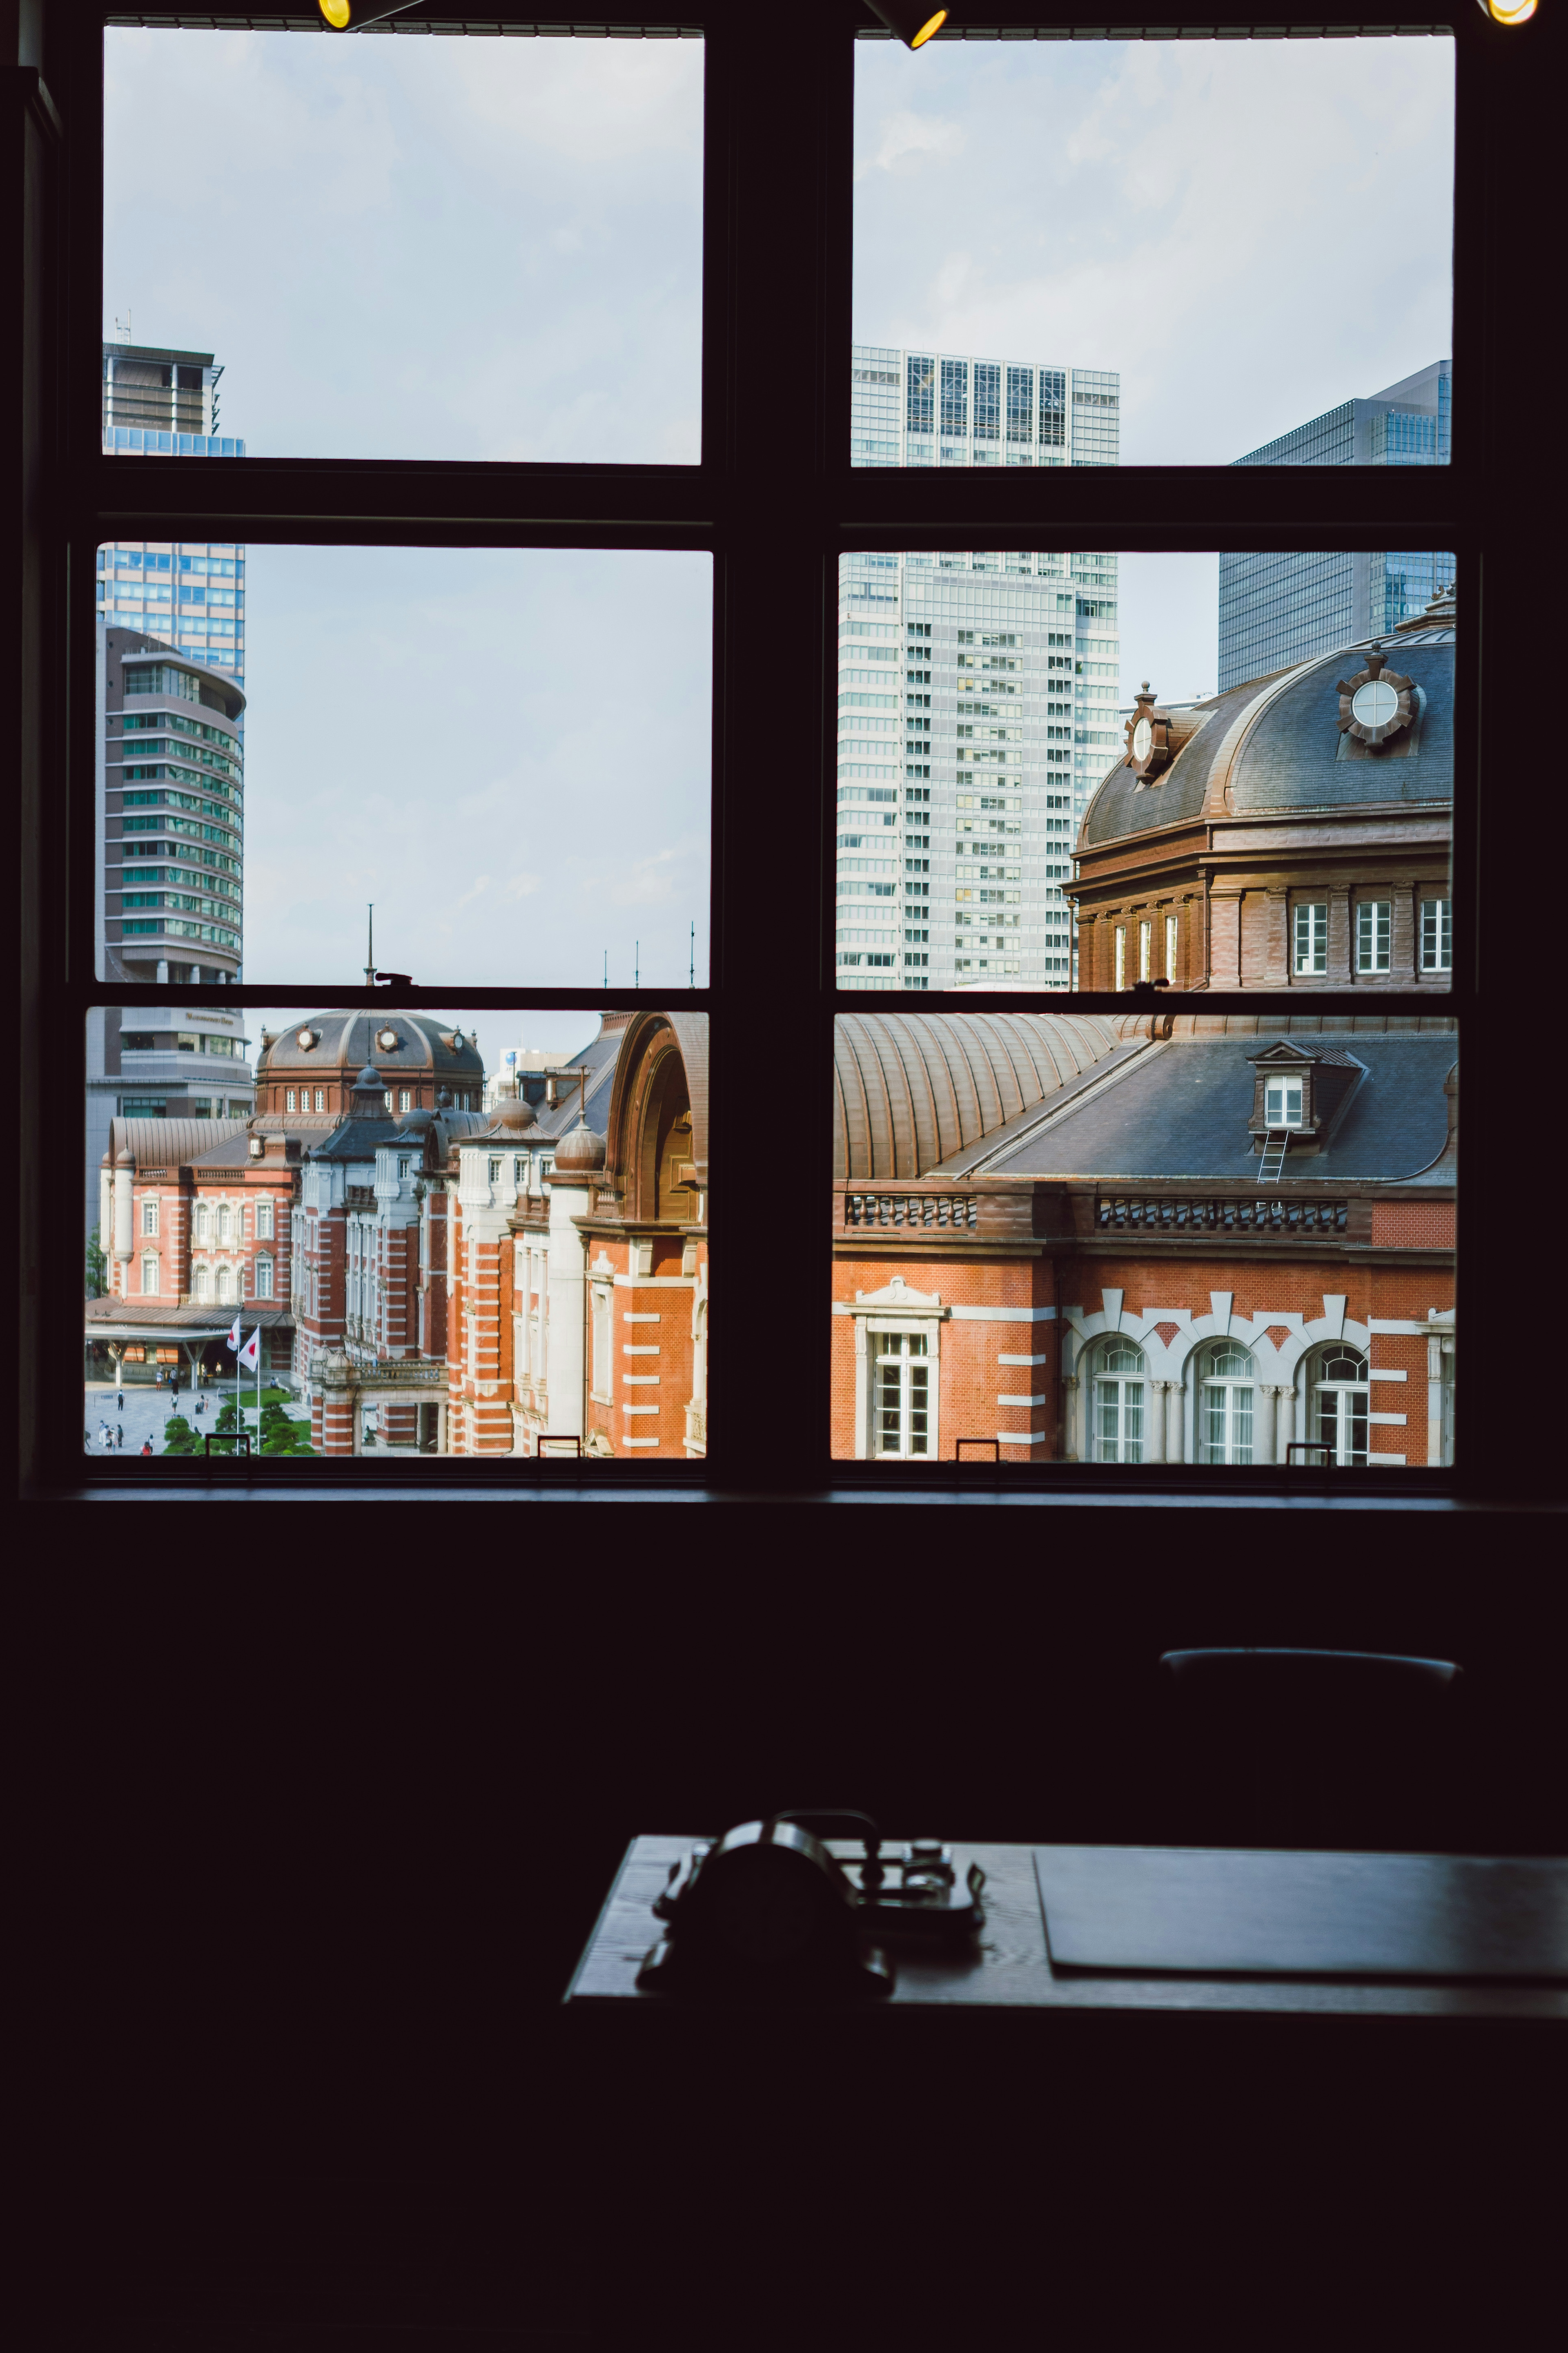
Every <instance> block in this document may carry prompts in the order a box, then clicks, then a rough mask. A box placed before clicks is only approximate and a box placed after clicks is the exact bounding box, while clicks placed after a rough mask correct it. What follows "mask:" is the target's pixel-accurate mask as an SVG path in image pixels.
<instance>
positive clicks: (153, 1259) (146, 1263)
mask: <svg viewBox="0 0 1568 2353" xmlns="http://www.w3.org/2000/svg"><path fill="white" fill-rule="evenodd" d="M149 1274H150V1275H151V1276H152V1278H153V1280H152V1282H148V1280H147V1277H148V1276H149ZM162 1287H163V1264H162V1261H161V1260H160V1258H159V1255H158V1252H157V1251H156V1250H143V1251H142V1298H143V1299H156V1298H157V1296H158V1293H159V1292H160V1290H161V1289H162Z"/></svg>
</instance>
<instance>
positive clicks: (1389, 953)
mask: <svg viewBox="0 0 1568 2353" xmlns="http://www.w3.org/2000/svg"><path fill="white" fill-rule="evenodd" d="M1355 968H1356V970H1357V972H1365V973H1378V972H1392V971H1393V969H1394V902H1393V900H1392V899H1358V900H1357V901H1356V903H1355Z"/></svg>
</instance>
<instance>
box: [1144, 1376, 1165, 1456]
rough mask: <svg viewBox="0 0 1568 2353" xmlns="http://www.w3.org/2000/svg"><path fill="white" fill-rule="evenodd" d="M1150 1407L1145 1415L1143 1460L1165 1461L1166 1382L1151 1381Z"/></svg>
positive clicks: (1149, 1385) (1149, 1386)
mask: <svg viewBox="0 0 1568 2353" xmlns="http://www.w3.org/2000/svg"><path fill="white" fill-rule="evenodd" d="M1148 1388H1149V1407H1148V1410H1147V1412H1146V1413H1145V1414H1144V1416H1143V1460H1144V1461H1145V1462H1163V1461H1164V1459H1165V1383H1164V1382H1163V1381H1151V1382H1150V1383H1149V1384H1148Z"/></svg>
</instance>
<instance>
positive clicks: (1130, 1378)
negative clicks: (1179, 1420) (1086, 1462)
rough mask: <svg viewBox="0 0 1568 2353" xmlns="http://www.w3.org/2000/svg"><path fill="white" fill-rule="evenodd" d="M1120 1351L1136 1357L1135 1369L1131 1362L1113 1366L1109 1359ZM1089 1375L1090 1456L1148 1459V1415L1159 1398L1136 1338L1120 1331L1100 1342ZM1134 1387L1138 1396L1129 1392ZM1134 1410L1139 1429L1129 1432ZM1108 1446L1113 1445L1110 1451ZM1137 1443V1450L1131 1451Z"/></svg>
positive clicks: (1113, 1459) (1099, 1459) (1115, 1459)
mask: <svg viewBox="0 0 1568 2353" xmlns="http://www.w3.org/2000/svg"><path fill="white" fill-rule="evenodd" d="M1121 1354H1126V1355H1129V1356H1135V1357H1136V1358H1137V1360H1138V1366H1137V1369H1136V1370H1134V1369H1133V1368H1132V1366H1120V1365H1119V1366H1116V1367H1115V1368H1114V1369H1110V1359H1111V1358H1112V1357H1113V1356H1119V1355H1121ZM1131 1389H1136V1390H1137V1392H1138V1395H1137V1397H1136V1398H1131V1397H1130V1396H1129V1394H1128V1392H1129V1391H1130V1390H1131ZM1109 1391H1114V1392H1115V1394H1114V1396H1111V1395H1109V1394H1107V1392H1109ZM1156 1401H1157V1400H1156V1399H1155V1398H1154V1396H1153V1393H1152V1390H1151V1388H1150V1385H1149V1360H1148V1358H1147V1357H1146V1356H1145V1355H1144V1353H1143V1351H1142V1348H1141V1347H1140V1346H1139V1345H1138V1343H1137V1341H1136V1340H1126V1339H1123V1338H1122V1336H1121V1334H1120V1333H1117V1334H1114V1335H1112V1336H1111V1337H1110V1339H1108V1340H1101V1341H1100V1342H1099V1344H1098V1345H1097V1346H1096V1348H1095V1351H1094V1356H1093V1357H1092V1359H1091V1360H1090V1364H1089V1456H1090V1460H1091V1461H1095V1462H1145V1461H1148V1459H1149V1457H1148V1442H1149V1415H1150V1413H1151V1411H1152V1409H1153V1406H1154V1404H1155V1403H1156ZM1106 1412H1111V1413H1114V1415H1115V1418H1116V1428H1115V1432H1114V1435H1110V1434H1109V1433H1108V1432H1107V1429H1106V1424H1105V1419H1104V1415H1105V1413H1106ZM1133 1414H1136V1416H1137V1418H1138V1426H1137V1430H1136V1432H1135V1433H1133V1434H1130V1433H1129V1429H1128V1423H1129V1419H1130V1417H1131V1415H1133ZM1107 1447H1109V1448H1110V1452H1109V1453H1108V1452H1107V1451H1106V1449H1107ZM1134 1447H1135V1448H1136V1450H1137V1451H1136V1452H1131V1451H1129V1450H1130V1449H1131V1448H1134Z"/></svg>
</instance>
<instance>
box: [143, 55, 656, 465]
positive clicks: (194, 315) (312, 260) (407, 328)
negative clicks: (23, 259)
mask: <svg viewBox="0 0 1568 2353" xmlns="http://www.w3.org/2000/svg"><path fill="white" fill-rule="evenodd" d="M105 58H106V90H105V110H106V111H105V126H104V139H105V170H104V284H103V305H104V333H105V339H106V340H105V343H104V369H105V377H104V390H105V407H104V426H105V446H106V447H107V448H111V449H114V450H117V451H118V450H124V451H130V452H137V451H141V450H146V449H153V448H159V449H167V448H170V447H171V446H173V447H174V448H178V447H179V446H180V444H179V442H177V441H176V442H175V443H174V444H173V445H171V443H170V440H169V436H170V435H171V434H174V435H177V436H180V437H192V436H194V437H195V444H199V447H200V449H201V450H203V451H205V450H208V449H211V450H212V453H213V454H222V455H226V456H234V455H237V456H245V455H247V454H248V455H250V456H252V457H305V458H443V459H549V460H553V461H563V460H584V459H594V460H597V461H600V462H607V461H612V460H619V461H622V462H632V461H637V462H639V463H645V464H646V463H654V462H667V463H668V462H675V463H682V464H690V463H693V462H695V460H696V459H697V458H698V456H699V454H700V429H699V398H700V388H699V365H700V291H701V286H700V281H701V137H702V47H701V44H700V41H696V40H673V39H672V40H640V41H620V40H615V41H576V40H513V39H503V40H488V39H487V40H468V39H458V40H430V39H428V38H426V39H413V40H411V39H403V38H392V39H384V38H368V39H363V40H362V39H353V38H350V39H335V38H321V39H314V38H313V39H308V40H307V39H302V38H300V37H297V36H295V35H292V34H289V33H284V32H207V33H198V32H195V31H191V30H184V31H173V30H153V31H149V30H130V29H122V28H117V27H112V26H111V27H110V30H109V31H108V32H107V33H106V35H105ZM198 149H199V153H200V176H199V183H195V184H192V185H178V183H179V181H180V177H181V174H182V172H183V171H184V170H185V169H186V168H187V167H189V166H191V165H193V164H196V162H197V155H198ZM154 157H156V158H158V159H159V164H161V166H162V167H163V173H164V174H165V175H166V174H170V173H172V174H174V180H172V181H171V183H170V185H169V186H168V187H167V189H166V191H165V192H164V194H163V195H162V197H160V196H159V195H157V194H156V193H155V192H154V188H153V174H154V172H155V171H156V170H157V168H158V167H157V166H155V165H154V164H153V158H154ZM149 436H151V437H152V438H149ZM195 444H193V443H191V442H190V441H189V440H187V441H186V443H185V446H186V447H193V446H195Z"/></svg>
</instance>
